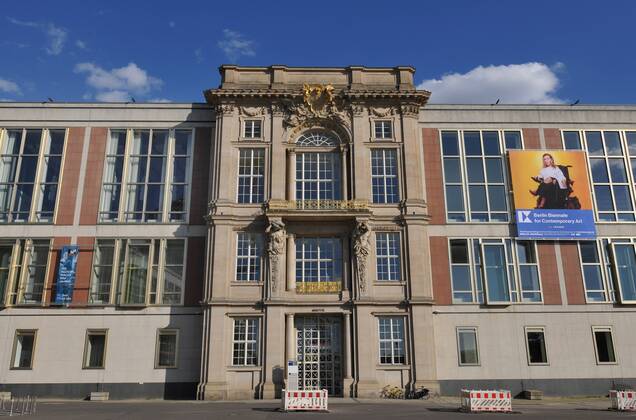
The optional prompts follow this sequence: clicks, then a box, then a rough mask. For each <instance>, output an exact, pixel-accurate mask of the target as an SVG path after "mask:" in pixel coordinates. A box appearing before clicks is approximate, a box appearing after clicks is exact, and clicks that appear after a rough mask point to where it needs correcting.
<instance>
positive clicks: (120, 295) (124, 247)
mask: <svg viewBox="0 0 636 420" xmlns="http://www.w3.org/2000/svg"><path fill="white" fill-rule="evenodd" d="M111 239H114V238H95V242H94V247H97V246H98V241H100V240H111ZM114 240H115V245H114V247H115V249H114V251H113V263H112V269H111V278H110V295H109V299H108V302H91V294H90V293H91V292H90V291H91V290H92V289H93V284H94V283H93V282H94V279H95V271H94V269H93V270H92V271H91V278H90V282H89V302H88V305H90V306H122V307H148V306H168V307H169V306H183V305H184V299H185V286H186V282H187V277H186V276H187V267H188V242H189V241H188V237H159V238H140V237H131V238H117V239H114ZM171 240H179V241H183V264H182V265H183V267H182V278H181V280H182V283H181V297H180V299H179V302H178V303H163V298H164V286H165V271H166V270H165V267H166V265H167V264H166V249H167V247H168V241H171ZM131 241H148V242H149V245H148V247H149V253H148V262H147V265H146V271H147V272H146V283H145V287H146V289H145V298H144V302H143V303H125V302H124V301H123V300H124V294H125V288H126V287H127V281H128V279H127V277H126V276H127V275H128V273H127V270H128V267H129V265H128V256H129V255H128V254H129V252H128V248H129V244H130V242H131ZM155 253H158V263H157V264H155V262H154V261H155V260H154V255H155ZM96 255H97V252H94V253H93V260H92V267H93V268H94V267H95V258H96ZM155 267H156V270H157V273H158V275H157V283H156V288H155V290H154V291H153V290H152V280H153V279H152V277H153V270H154V269H155ZM122 269H123V272H122ZM151 295H154V297H155V302H154V303H151V301H150V296H151Z"/></svg>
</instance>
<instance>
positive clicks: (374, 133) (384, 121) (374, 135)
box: [371, 118, 395, 141]
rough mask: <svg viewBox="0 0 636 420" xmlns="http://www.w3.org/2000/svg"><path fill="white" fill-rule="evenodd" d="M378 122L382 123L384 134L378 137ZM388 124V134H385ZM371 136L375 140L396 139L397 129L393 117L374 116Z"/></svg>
mask: <svg viewBox="0 0 636 420" xmlns="http://www.w3.org/2000/svg"><path fill="white" fill-rule="evenodd" d="M378 124H382V130H381V131H382V136H381V137H378V135H377V134H378ZM386 126H388V127H389V133H388V136H385V133H386V129H385V128H386ZM371 130H372V131H371V133H372V135H371V138H372V139H373V140H374V141H393V140H395V130H394V124H393V119H392V118H373V119H371Z"/></svg>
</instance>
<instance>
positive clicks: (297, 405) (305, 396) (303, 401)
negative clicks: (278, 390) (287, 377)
mask: <svg viewBox="0 0 636 420" xmlns="http://www.w3.org/2000/svg"><path fill="white" fill-rule="evenodd" d="M327 403H328V401H327V390H326V389H323V390H320V391H291V390H290V391H287V390H284V389H283V398H282V399H281V409H282V410H283V411H327V409H328V408H327V407H328V405H327Z"/></svg>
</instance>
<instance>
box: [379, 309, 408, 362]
mask: <svg viewBox="0 0 636 420" xmlns="http://www.w3.org/2000/svg"><path fill="white" fill-rule="evenodd" d="M378 322H379V332H380V364H382V365H403V364H405V363H406V351H405V346H404V317H401V316H399V317H398V316H383V317H380V318H378Z"/></svg>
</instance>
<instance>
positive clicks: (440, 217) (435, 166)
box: [422, 128, 446, 225]
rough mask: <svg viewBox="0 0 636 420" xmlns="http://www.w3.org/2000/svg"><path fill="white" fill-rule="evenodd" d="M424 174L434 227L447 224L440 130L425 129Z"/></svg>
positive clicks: (423, 130) (423, 137) (428, 204)
mask: <svg viewBox="0 0 636 420" xmlns="http://www.w3.org/2000/svg"><path fill="white" fill-rule="evenodd" d="M422 141H423V142H424V173H425V180H426V202H427V206H428V212H429V215H430V216H431V221H430V223H431V224H432V225H441V224H444V223H445V222H446V204H445V202H444V178H443V174H442V157H441V148H440V140H439V130H438V129H436V128H423V129H422Z"/></svg>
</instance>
